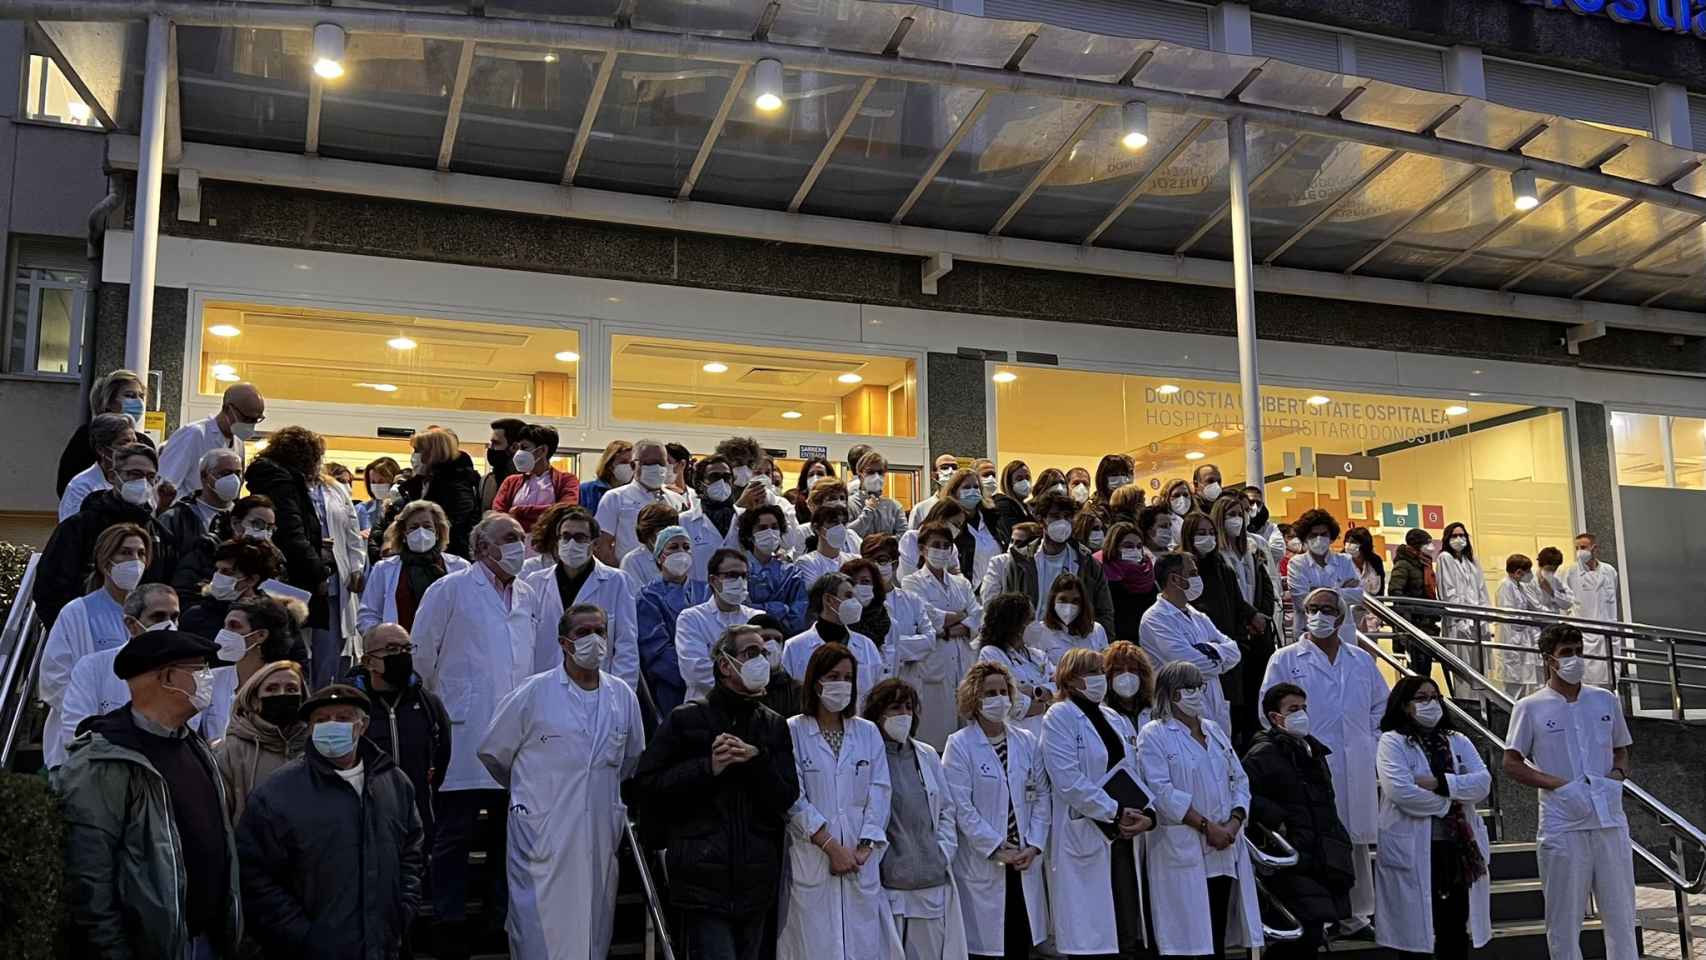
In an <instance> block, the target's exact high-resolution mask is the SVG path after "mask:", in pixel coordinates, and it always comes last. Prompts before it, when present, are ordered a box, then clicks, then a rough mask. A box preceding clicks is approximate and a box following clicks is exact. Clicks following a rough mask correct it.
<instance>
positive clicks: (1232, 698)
mask: <svg viewBox="0 0 1706 960" xmlns="http://www.w3.org/2000/svg"><path fill="white" fill-rule="evenodd" d="M1257 573H1258V576H1260V573H1261V571H1260V569H1259V568H1258V570H1257ZM1197 575H1198V576H1200V577H1202V596H1200V597H1198V598H1196V599H1195V600H1192V601H1191V606H1193V607H1195V608H1197V609H1198V610H1200V611H1201V612H1202V613H1203V614H1204V615H1205V616H1207V617H1208V618H1209V619H1210V620H1213V621H1214V625H1215V627H1216V628H1218V629H1219V630H1220V632H1221V633H1224V634H1226V636H1227V639H1229V640H1231V641H1232V642H1233V643H1236V644H1238V650H1239V657H1240V659H1239V664H1238V666H1236V667H1234V668H1232V669H1231V670H1228V671H1227V672H1225V673H1223V674H1221V675H1220V688H1221V692H1223V693H1225V694H1226V702H1227V703H1229V704H1234V705H1236V704H1241V703H1248V702H1250V697H1249V694H1248V693H1247V687H1248V684H1246V683H1245V680H1244V678H1245V675H1246V674H1247V673H1253V674H1254V675H1255V677H1256V679H1257V680H1258V681H1259V680H1260V679H1261V676H1262V670H1263V669H1265V664H1266V655H1265V654H1271V653H1272V652H1273V644H1272V643H1270V642H1267V641H1266V639H1265V638H1258V637H1251V636H1250V630H1249V627H1250V620H1251V619H1252V618H1253V617H1255V616H1256V614H1258V613H1260V612H1261V611H1260V610H1258V609H1257V608H1255V607H1253V606H1251V605H1250V604H1248V603H1245V602H1244V595H1243V594H1242V593H1240V592H1239V591H1238V574H1237V573H1236V572H1234V571H1233V569H1232V567H1231V565H1229V564H1228V563H1227V562H1226V558H1224V557H1222V556H1221V555H1220V551H1218V550H1216V551H1215V552H1213V553H1211V554H1209V555H1208V556H1206V557H1201V558H1198V560H1197ZM1261 579H1264V580H1265V579H1266V578H1265V577H1262V578H1261ZM1269 597H1270V599H1271V597H1272V594H1270V595H1269ZM1264 647H1265V653H1264V651H1263V648H1264ZM1253 653H1264V655H1263V656H1262V660H1263V664H1264V665H1263V666H1262V667H1257V668H1256V669H1254V670H1251V669H1250V668H1251V666H1252V664H1251V663H1250V662H1249V661H1251V660H1252V659H1253V658H1252V654H1253Z"/></svg>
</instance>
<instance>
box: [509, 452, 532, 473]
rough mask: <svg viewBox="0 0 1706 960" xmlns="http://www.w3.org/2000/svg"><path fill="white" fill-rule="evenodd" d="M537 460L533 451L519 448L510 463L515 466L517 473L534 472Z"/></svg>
mask: <svg viewBox="0 0 1706 960" xmlns="http://www.w3.org/2000/svg"><path fill="white" fill-rule="evenodd" d="M536 462H537V461H535V460H534V459H533V451H531V450H517V451H516V452H515V457H514V459H512V460H511V461H510V464H511V465H512V466H514V467H515V472H516V473H532V472H533V467H534V466H535V465H536Z"/></svg>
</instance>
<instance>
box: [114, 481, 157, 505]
mask: <svg viewBox="0 0 1706 960" xmlns="http://www.w3.org/2000/svg"><path fill="white" fill-rule="evenodd" d="M118 495H119V496H120V497H123V498H124V502H125V503H128V504H130V505H132V506H136V507H147V508H149V509H150V510H152V509H153V508H154V485H153V484H152V483H149V482H148V481H147V480H126V481H125V482H124V485H123V486H121V487H119V488H118Z"/></svg>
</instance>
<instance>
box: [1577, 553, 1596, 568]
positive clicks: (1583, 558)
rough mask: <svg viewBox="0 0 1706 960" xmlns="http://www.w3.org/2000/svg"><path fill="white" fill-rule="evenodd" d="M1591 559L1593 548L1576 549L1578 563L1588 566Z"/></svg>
mask: <svg viewBox="0 0 1706 960" xmlns="http://www.w3.org/2000/svg"><path fill="white" fill-rule="evenodd" d="M1591 560H1593V551H1592V550H1577V551H1576V562H1577V563H1579V564H1581V565H1583V566H1587V564H1588V562H1589V561H1591Z"/></svg>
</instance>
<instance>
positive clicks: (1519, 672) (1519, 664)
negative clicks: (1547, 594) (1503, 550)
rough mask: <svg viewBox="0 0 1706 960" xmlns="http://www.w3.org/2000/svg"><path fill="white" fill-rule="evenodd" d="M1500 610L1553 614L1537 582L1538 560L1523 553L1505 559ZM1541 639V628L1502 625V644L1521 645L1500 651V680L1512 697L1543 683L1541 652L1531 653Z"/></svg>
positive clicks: (1520, 695)
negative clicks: (1541, 676) (1536, 642)
mask: <svg viewBox="0 0 1706 960" xmlns="http://www.w3.org/2000/svg"><path fill="white" fill-rule="evenodd" d="M1499 609H1500V610H1508V611H1510V612H1511V613H1514V614H1516V615H1518V616H1521V615H1523V614H1525V613H1550V612H1551V611H1550V610H1549V609H1548V608H1547V604H1546V602H1545V600H1544V599H1543V598H1542V594H1541V592H1540V588H1539V587H1538V586H1536V584H1535V573H1534V563H1533V562H1532V561H1530V560H1529V559H1528V558H1527V557H1525V556H1523V555H1522V554H1520V553H1513V554H1511V555H1510V556H1509V557H1507V558H1506V559H1505V581H1504V582H1503V583H1501V584H1499ZM1539 638H1540V628H1539V627H1535V626H1529V625H1527V624H1520V623H1501V624H1499V643H1500V644H1501V645H1504V646H1510V647H1518V648H1520V649H1516V650H1500V651H1499V673H1500V683H1501V684H1502V685H1503V686H1504V688H1505V693H1506V694H1507V695H1508V696H1510V698H1511V699H1512V700H1520V699H1522V697H1523V695H1524V694H1526V693H1528V691H1530V690H1533V689H1534V688H1535V687H1536V686H1538V685H1539V684H1540V682H1541V678H1540V677H1539V676H1538V672H1539V668H1540V655H1539V654H1538V653H1531V652H1528V651H1532V650H1534V649H1535V646H1534V644H1535V641H1536V640H1538V639H1539Z"/></svg>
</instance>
